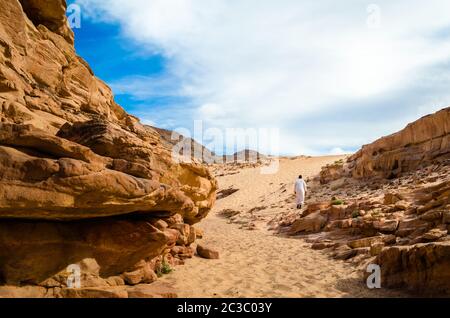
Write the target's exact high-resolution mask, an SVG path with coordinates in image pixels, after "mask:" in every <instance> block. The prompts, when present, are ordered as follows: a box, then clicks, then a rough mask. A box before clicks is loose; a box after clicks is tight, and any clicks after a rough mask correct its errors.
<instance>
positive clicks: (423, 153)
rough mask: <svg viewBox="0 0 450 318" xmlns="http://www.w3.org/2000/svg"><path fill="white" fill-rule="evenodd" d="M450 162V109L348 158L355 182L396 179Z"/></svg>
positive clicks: (412, 124)
mask: <svg viewBox="0 0 450 318" xmlns="http://www.w3.org/2000/svg"><path fill="white" fill-rule="evenodd" d="M448 158H450V108H445V109H442V110H440V111H438V112H437V113H434V114H432V115H428V116H425V117H423V118H421V119H419V120H417V121H415V122H413V123H411V124H409V125H408V126H407V127H406V128H405V129H403V130H401V131H399V132H397V133H395V134H392V135H390V136H387V137H383V138H381V139H378V140H377V141H375V142H373V143H371V144H370V145H366V146H364V147H362V149H361V150H359V151H358V152H357V153H356V154H355V155H353V156H352V157H350V158H349V162H350V166H351V169H352V174H353V177H355V178H363V177H373V176H382V177H387V178H393V177H397V176H399V175H400V174H401V173H403V172H407V171H412V170H414V169H416V168H418V167H419V166H423V165H426V164H429V163H432V162H436V161H439V160H441V161H442V160H445V159H448Z"/></svg>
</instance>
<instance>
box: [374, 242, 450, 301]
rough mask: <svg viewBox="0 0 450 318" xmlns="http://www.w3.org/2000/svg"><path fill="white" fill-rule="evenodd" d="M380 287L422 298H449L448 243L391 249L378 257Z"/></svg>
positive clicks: (449, 258)
mask: <svg viewBox="0 0 450 318" xmlns="http://www.w3.org/2000/svg"><path fill="white" fill-rule="evenodd" d="M375 263H376V264H379V265H380V268H381V278H382V284H383V287H387V288H405V289H408V290H410V291H411V292H414V293H419V294H422V295H427V294H428V295H437V296H439V295H442V294H447V295H450V271H449V268H450V244H449V243H448V242H446V243H429V244H418V245H414V246H395V247H390V248H386V249H384V250H383V251H382V252H381V253H380V255H378V257H377V259H376V261H375Z"/></svg>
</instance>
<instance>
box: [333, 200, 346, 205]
mask: <svg viewBox="0 0 450 318" xmlns="http://www.w3.org/2000/svg"><path fill="white" fill-rule="evenodd" d="M343 204H345V202H344V201H342V200H339V199H336V200H333V201H332V202H331V205H343Z"/></svg>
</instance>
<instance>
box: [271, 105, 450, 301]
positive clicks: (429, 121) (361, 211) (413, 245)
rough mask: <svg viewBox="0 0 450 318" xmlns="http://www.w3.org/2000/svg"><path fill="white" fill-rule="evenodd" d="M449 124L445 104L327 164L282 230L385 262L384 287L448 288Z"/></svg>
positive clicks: (359, 261)
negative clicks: (302, 205) (304, 204)
mask: <svg viewBox="0 0 450 318" xmlns="http://www.w3.org/2000/svg"><path fill="white" fill-rule="evenodd" d="M449 124H450V108H445V109H443V110H441V111H439V112H437V113H435V114H432V115H430V116H426V117H424V118H422V119H419V120H418V121H416V122H414V123H412V124H410V125H408V126H407V127H406V128H405V129H404V130H402V131H400V132H398V133H396V134H393V135H391V136H388V137H384V138H381V139H379V140H377V141H375V142H374V143H372V144H370V145H367V146H364V147H363V148H362V149H361V150H360V151H358V152H357V153H356V154H355V155H353V156H351V157H349V158H348V160H347V162H345V161H340V162H335V163H334V164H330V165H327V166H325V167H323V168H322V171H321V173H320V175H319V176H318V177H317V178H315V179H314V180H313V181H311V182H310V187H309V189H310V194H309V195H310V198H314V199H313V201H312V199H310V200H309V202H308V204H307V208H306V210H304V211H302V213H301V215H298V213H293V212H292V213H288V214H286V215H284V217H283V218H281V219H280V218H278V219H277V220H276V222H277V223H278V224H279V227H278V231H279V232H280V233H286V234H289V235H301V236H303V237H304V238H305V239H306V240H307V241H308V242H310V243H311V244H312V245H311V247H312V248H314V249H317V250H325V251H328V252H329V253H330V255H331V256H332V257H334V258H336V259H340V260H346V261H348V262H352V263H354V264H355V265H364V264H370V263H371V264H373V263H376V264H379V265H380V266H381V269H382V277H381V280H382V286H383V287H387V288H403V289H408V290H409V291H411V292H414V293H416V294H417V293H419V294H420V295H426V294H431V295H449V294H450V279H449V277H448V273H449V272H450V253H449V252H448V242H450V236H449V231H450V159H449V157H450V143H449V140H450V139H449V132H450V126H449ZM272 223H274V222H272ZM363 267H364V266H363ZM365 269H366V268H365V267H364V268H363V271H364V272H365Z"/></svg>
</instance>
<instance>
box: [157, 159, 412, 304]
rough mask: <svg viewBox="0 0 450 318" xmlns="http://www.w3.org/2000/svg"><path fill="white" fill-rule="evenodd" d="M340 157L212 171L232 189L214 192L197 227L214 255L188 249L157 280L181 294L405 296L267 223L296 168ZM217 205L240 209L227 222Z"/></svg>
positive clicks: (306, 169) (290, 202)
mask: <svg viewBox="0 0 450 318" xmlns="http://www.w3.org/2000/svg"><path fill="white" fill-rule="evenodd" d="M344 157H345V156H328V157H315V158H307V157H298V158H291V159H289V158H285V159H281V160H280V168H279V171H278V172H277V173H276V174H271V175H263V174H261V173H260V168H258V167H255V168H247V169H243V170H240V171H239V170H237V171H238V172H237V173H236V172H234V173H233V174H228V175H226V174H225V175H224V176H219V177H218V181H219V187H220V189H228V188H230V187H233V188H236V189H239V191H237V192H236V193H234V194H232V195H230V196H228V197H226V198H224V199H221V200H218V202H217V204H216V206H215V208H214V209H213V210H212V211H211V213H210V215H209V216H208V217H207V218H206V219H205V220H203V221H202V222H201V223H200V224H199V225H198V227H200V228H201V229H203V230H204V232H205V238H204V239H203V240H201V243H202V244H203V243H205V244H208V245H210V246H213V247H214V248H216V249H217V250H219V252H220V259H218V260H207V259H202V258H200V257H198V256H194V258H193V259H191V260H188V261H187V264H186V266H178V267H176V268H175V270H174V272H173V273H171V274H170V275H166V276H165V277H163V278H162V280H163V281H165V282H168V283H170V284H172V285H173V286H174V287H175V288H176V289H177V292H178V294H179V296H180V297H401V296H404V294H402V293H400V292H397V291H392V290H384V289H381V290H369V289H368V288H367V287H366V285H365V284H364V282H363V280H362V278H361V275H360V273H361V271H358V270H357V268H356V267H354V266H353V265H351V264H349V263H345V262H343V261H336V260H333V259H331V258H330V257H329V256H327V255H326V254H325V253H323V252H321V251H315V250H312V249H310V246H309V244H308V243H306V242H305V241H304V240H302V239H299V238H288V237H282V236H277V235H274V234H273V233H272V232H270V231H269V229H268V227H267V226H266V224H267V220H270V219H271V218H272V217H273V216H275V215H277V214H279V213H283V212H287V211H289V210H293V209H294V208H295V203H294V198H293V196H292V192H293V184H294V181H295V178H296V177H297V176H298V175H299V174H303V176H304V178H305V179H306V178H311V177H313V176H315V175H317V174H318V173H319V171H320V169H321V167H322V166H324V165H326V164H328V163H333V162H334V161H336V160H339V159H341V158H344ZM255 208H257V209H255ZM224 209H230V210H234V211H240V212H241V213H240V214H239V215H237V216H235V217H234V222H230V220H229V219H227V218H225V217H223V216H222V215H221V213H222V211H223V210H224ZM252 209H253V210H254V211H251V210H252ZM249 223H250V224H251V226H250V227H249V226H248V224H249Z"/></svg>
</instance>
